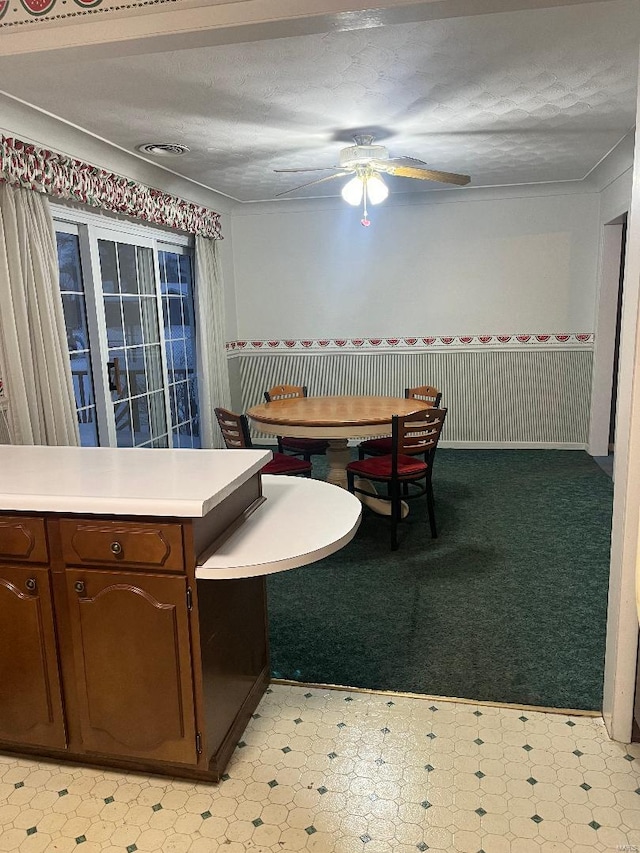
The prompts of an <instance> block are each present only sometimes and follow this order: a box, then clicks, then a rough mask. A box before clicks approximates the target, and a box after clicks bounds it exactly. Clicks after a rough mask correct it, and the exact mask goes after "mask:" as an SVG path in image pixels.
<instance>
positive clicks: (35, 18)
mask: <svg viewBox="0 0 640 853" xmlns="http://www.w3.org/2000/svg"><path fill="white" fill-rule="evenodd" d="M73 2H74V4H75V5H74V6H72V5H71V0H68V2H67V0H60V2H59V3H58V0H20V5H18V3H17V2H15V0H13V3H12V2H11V0H0V20H1V19H2V18H4V17H5V15H6V16H7V19H6V20H4V21H1V23H0V28H3V27H22V26H29V25H31V24H51V23H52V22H53V21H63V20H66V19H68V18H79V17H83V16H86V15H101V14H109V13H110V12H121V11H129V10H131V9H138V8H145V7H148V6H158V5H161V4H165V3H174V4H175V3H178V4H179V3H180V0H138V2H135V0H134V2H129V3H122V2H118V0H115V1H114V0H73ZM56 5H57V6H58V10H57V11H56V14H53V12H54V10H56ZM65 5H66V6H67V8H66V9H64V8H61V7H64V6H65ZM97 7H100V8H97Z"/></svg>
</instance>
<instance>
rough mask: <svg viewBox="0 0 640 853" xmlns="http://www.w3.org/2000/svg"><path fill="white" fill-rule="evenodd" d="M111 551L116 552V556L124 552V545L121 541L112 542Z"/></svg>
mask: <svg viewBox="0 0 640 853" xmlns="http://www.w3.org/2000/svg"><path fill="white" fill-rule="evenodd" d="M110 548H111V553H112V554H115V555H116V557H118V556H120V554H122V545H121V544H120V543H119V542H112V543H111V545H110Z"/></svg>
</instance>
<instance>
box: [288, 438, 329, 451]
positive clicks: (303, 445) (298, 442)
mask: <svg viewBox="0 0 640 853" xmlns="http://www.w3.org/2000/svg"><path fill="white" fill-rule="evenodd" d="M282 446H283V447H286V448H287V450H296V451H298V452H299V453H303V452H304V453H325V452H326V449H327V447H329V442H328V441H325V440H324V439H321V438H283V439H282Z"/></svg>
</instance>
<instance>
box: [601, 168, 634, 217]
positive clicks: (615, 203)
mask: <svg viewBox="0 0 640 853" xmlns="http://www.w3.org/2000/svg"><path fill="white" fill-rule="evenodd" d="M632 183H633V165H630V166H629V168H628V169H627V170H626V171H625V172H623V174H621V175H620V176H619V177H618V178H616V179H615V180H614V181H612V182H611V183H610V184H609V185H608V186H607V187H605V188H604V189H603V190H602V193H601V194H600V222H601V224H602V225H606V224H607V223H608V222H611V221H612V220H614V219H617V218H618V217H619V216H622V215H623V214H624V213H627V211H628V210H629V209H630V208H631V188H632Z"/></svg>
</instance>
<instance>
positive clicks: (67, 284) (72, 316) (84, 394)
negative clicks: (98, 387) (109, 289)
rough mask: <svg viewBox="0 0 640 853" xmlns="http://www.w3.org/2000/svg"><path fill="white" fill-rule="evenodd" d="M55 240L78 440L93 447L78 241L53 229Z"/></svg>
mask: <svg viewBox="0 0 640 853" xmlns="http://www.w3.org/2000/svg"><path fill="white" fill-rule="evenodd" d="M56 244H57V250H58V270H59V275H60V293H61V296H62V307H63V312H64V320H65V329H66V333H67V349H68V352H69V360H70V363H71V379H72V382H73V394H74V398H75V404H76V417H77V419H78V432H79V437H80V444H81V445H82V446H83V447H96V446H97V445H98V426H97V415H96V405H95V389H94V386H93V373H92V370H91V351H90V348H89V346H90V342H89V332H88V326H87V306H86V299H85V290H84V279H83V277H82V268H81V266H80V242H79V240H78V236H77V234H68V233H64V232H56Z"/></svg>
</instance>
